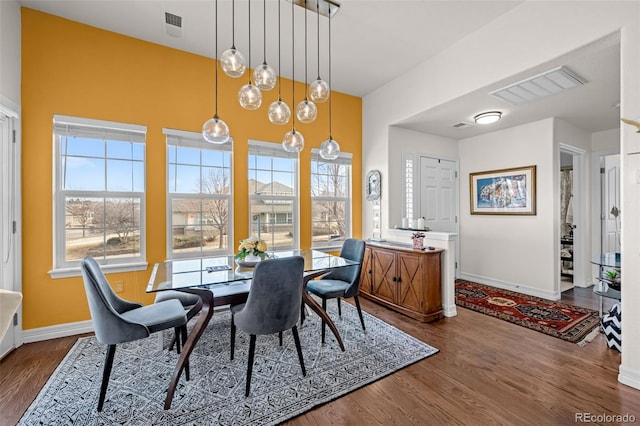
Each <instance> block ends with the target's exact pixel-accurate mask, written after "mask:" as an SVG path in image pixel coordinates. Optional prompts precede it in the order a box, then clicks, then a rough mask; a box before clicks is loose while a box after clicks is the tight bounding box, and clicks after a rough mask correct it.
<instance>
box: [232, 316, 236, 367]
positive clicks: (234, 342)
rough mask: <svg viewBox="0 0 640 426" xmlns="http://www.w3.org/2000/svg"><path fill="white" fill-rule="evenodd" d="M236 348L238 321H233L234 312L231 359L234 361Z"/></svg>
mask: <svg viewBox="0 0 640 426" xmlns="http://www.w3.org/2000/svg"><path fill="white" fill-rule="evenodd" d="M235 349H236V323H235V322H234V321H233V314H231V361H233V355H234V352H235Z"/></svg>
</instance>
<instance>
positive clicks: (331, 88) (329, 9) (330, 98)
mask: <svg viewBox="0 0 640 426" xmlns="http://www.w3.org/2000/svg"><path fill="white" fill-rule="evenodd" d="M327 12H328V13H327V14H328V16H329V139H333V136H331V104H332V102H331V100H332V99H333V94H332V93H331V90H333V86H332V85H331V5H330V4H327Z"/></svg>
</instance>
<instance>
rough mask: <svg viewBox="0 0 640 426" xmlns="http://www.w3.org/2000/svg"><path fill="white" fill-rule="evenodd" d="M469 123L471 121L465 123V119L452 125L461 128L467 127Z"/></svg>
mask: <svg viewBox="0 0 640 426" xmlns="http://www.w3.org/2000/svg"><path fill="white" fill-rule="evenodd" d="M469 124H470V123H465V122H464V121H463V122H461V123H458V124H454V125H453V126H451V127H456V128H460V127H466V126H468V125H469Z"/></svg>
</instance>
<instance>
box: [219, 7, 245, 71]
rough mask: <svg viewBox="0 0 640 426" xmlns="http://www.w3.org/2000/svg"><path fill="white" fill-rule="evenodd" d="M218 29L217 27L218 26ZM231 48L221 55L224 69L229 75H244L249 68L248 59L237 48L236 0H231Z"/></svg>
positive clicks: (221, 63)
mask: <svg viewBox="0 0 640 426" xmlns="http://www.w3.org/2000/svg"><path fill="white" fill-rule="evenodd" d="M216 31H217V28H216ZM231 37H232V41H231V48H229V49H227V50H225V51H224V52H222V55H220V66H221V67H222V71H224V73H225V74H226V75H228V76H229V77H233V78H238V77H242V75H243V74H244V72H245V70H246V69H247V61H246V59H245V58H244V55H243V54H242V52H240V51H239V50H238V49H236V7H235V0H231Z"/></svg>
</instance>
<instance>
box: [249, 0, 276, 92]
mask: <svg viewBox="0 0 640 426" xmlns="http://www.w3.org/2000/svg"><path fill="white" fill-rule="evenodd" d="M262 10H263V18H264V22H263V26H262V28H263V36H262V41H263V48H262V51H263V53H264V57H263V60H262V65H260V66H258V67H256V69H255V70H253V81H254V83H255V84H256V86H258V89H260V90H271V89H273V88H274V87H276V71H275V70H274V69H273V67H272V66H270V65H267V0H262Z"/></svg>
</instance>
